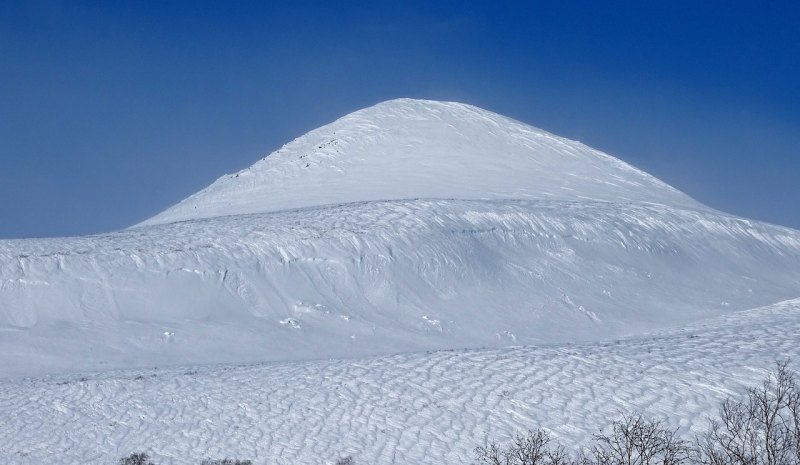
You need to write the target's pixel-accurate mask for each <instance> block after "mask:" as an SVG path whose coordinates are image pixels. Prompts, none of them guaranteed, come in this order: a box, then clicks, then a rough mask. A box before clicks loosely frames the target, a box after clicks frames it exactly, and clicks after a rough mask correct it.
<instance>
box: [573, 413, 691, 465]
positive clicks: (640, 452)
mask: <svg viewBox="0 0 800 465" xmlns="http://www.w3.org/2000/svg"><path fill="white" fill-rule="evenodd" d="M594 440H595V444H594V446H593V447H592V448H591V449H590V453H589V458H590V460H589V461H591V462H592V463H594V464H596V465H683V464H686V463H688V462H689V461H690V458H691V450H692V449H691V446H690V445H689V443H688V442H686V441H683V440H681V439H678V438H677V437H676V430H672V429H669V428H667V427H665V426H664V424H663V423H662V422H661V421H659V420H653V419H645V418H644V417H642V416H639V415H635V416H634V415H623V416H622V419H620V420H618V421H615V422H614V423H613V424H612V426H611V431H610V432H608V433H603V432H601V433H599V434H596V435H595V436H594ZM584 460H586V459H584Z"/></svg>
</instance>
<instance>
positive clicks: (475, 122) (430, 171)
mask: <svg viewBox="0 0 800 465" xmlns="http://www.w3.org/2000/svg"><path fill="white" fill-rule="evenodd" d="M416 198H447V199H450V198H452V199H535V200H570V201H572V200H603V201H612V202H619V203H625V202H652V203H658V204H664V205H671V206H679V207H690V208H695V209H697V208H705V207H703V206H702V205H701V204H699V203H698V202H696V201H694V200H692V199H691V198H689V197H688V196H686V195H685V194H683V193H682V192H680V191H678V190H676V189H674V188H672V187H670V186H669V185H667V184H665V183H663V182H661V181H659V180H658V179H656V178H654V177H652V176H650V175H648V174H647V173H644V172H642V171H640V170H638V169H636V168H634V167H632V166H630V165H628V164H626V163H624V162H622V161H620V160H618V159H616V158H614V157H611V156H608V155H606V154H604V153H602V152H600V151H597V150H594V149H592V148H590V147H587V146H585V145H583V144H581V143H580V142H575V141H571V140H568V139H564V138H562V137H558V136H555V135H553V134H550V133H547V132H545V131H542V130H541V129H537V128H535V127H532V126H529V125H527V124H523V123H521V122H519V121H515V120H513V119H510V118H507V117H504V116H501V115H498V114H496V113H492V112H490V111H486V110H483V109H480V108H477V107H474V106H471V105H465V104H462V103H455V102H437V101H430V100H413V99H397V100H390V101H387V102H383V103H379V104H378V105H375V106H372V107H369V108H365V109H363V110H360V111H356V112H354V113H351V114H349V115H347V116H345V117H343V118H341V119H339V120H337V121H335V122H333V123H331V124H328V125H326V126H323V127H321V128H319V129H316V130H314V131H311V132H309V133H307V134H305V135H304V136H302V137H299V138H297V139H295V140H293V141H292V142H289V143H288V144H286V145H284V146H283V147H281V148H280V149H279V150H277V151H275V152H273V153H271V154H270V155H269V156H267V157H264V158H263V159H262V160H260V161H259V162H257V163H256V164H254V165H253V166H251V167H249V168H247V169H244V170H242V171H240V172H238V173H235V174H232V175H227V176H223V177H221V178H220V179H218V180H217V181H216V182H214V183H213V184H212V185H211V186H209V187H208V188H206V189H204V190H202V191H200V192H198V193H196V194H194V195H192V196H191V197H189V198H187V199H186V200H184V201H182V202H180V203H178V204H177V205H175V206H173V207H172V208H169V209H167V210H166V211H164V212H162V213H160V214H158V215H156V216H155V217H153V218H150V219H148V220H146V221H144V222H142V223H141V225H151V224H160V223H172V222H175V221H183V220H188V219H197V218H208V217H213V216H221V215H236V214H244V213H264V212H270V211H278V210H287V209H292V208H301V207H315V206H320V205H327V204H338V203H350V202H363V201H369V200H399V199H416Z"/></svg>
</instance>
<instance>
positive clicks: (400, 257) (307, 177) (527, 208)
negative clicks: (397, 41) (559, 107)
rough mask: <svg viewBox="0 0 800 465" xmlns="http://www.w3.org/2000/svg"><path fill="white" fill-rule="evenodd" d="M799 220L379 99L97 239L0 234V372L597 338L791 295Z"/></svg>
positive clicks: (518, 126) (451, 106) (493, 125)
mask: <svg viewBox="0 0 800 465" xmlns="http://www.w3.org/2000/svg"><path fill="white" fill-rule="evenodd" d="M798 283H800V232H798V231H795V230H792V229H788V228H782V227H778V226H773V225H768V224H764V223H759V222H755V221H749V220H745V219H738V218H734V217H731V216H728V215H725V214H722V213H719V212H716V211H714V210H711V209H709V208H706V207H704V206H702V205H700V204H698V203H697V202H695V201H694V200H692V199H690V198H689V197H688V196H686V195H684V194H682V193H681V192H679V191H677V190H675V189H673V188H671V187H669V186H667V185H666V184H664V183H662V182H660V181H658V180H657V179H655V178H653V177H652V176H649V175H647V174H646V173H643V172H641V171H639V170H636V169H635V168H633V167H631V166H629V165H627V164H625V163H623V162H621V161H619V160H616V159H614V158H612V157H610V156H608V155H605V154H602V153H601V152H598V151H595V150H593V149H590V148H588V147H586V146H584V145H582V144H580V143H577V142H573V141H569V140H566V139H562V138H559V137H556V136H553V135H551V134H548V133H546V132H544V131H541V130H538V129H535V128H533V127H530V126H527V125H525V124H522V123H519V122H516V121H514V120H511V119H508V118H505V117H502V116H499V115H496V114H494V113H490V112H487V111H484V110H480V109H477V108H475V107H471V106H468V105H463V104H456V103H443V102H430V101H417V100H394V101H389V102H384V103H382V104H379V105H376V106H374V107H371V108H367V109H365V110H361V111H358V112H355V113H353V114H351V115H348V116H346V117H344V118H342V119H340V120H338V121H336V122H334V123H332V124H330V125H328V126H324V127H322V128H320V129H318V130H315V131H312V132H310V133H308V134H306V135H305V136H303V137H300V138H298V139H296V140H295V141H293V142H291V143H289V144H287V145H286V146H284V147H283V148H282V149H280V150H278V151H277V152H275V153H273V154H272V155H270V156H268V157H266V158H265V159H264V160H261V161H259V162H258V163H256V164H255V165H253V166H252V167H251V168H249V169H247V170H244V171H241V172H240V173H238V174H236V175H233V176H227V177H224V178H222V179H220V180H219V181H218V182H216V183H214V184H213V185H212V186H210V187H209V188H208V189H205V190H203V191H201V192H199V193H198V194H195V195H194V196H192V197H190V198H188V199H187V200H185V201H184V202H181V203H180V204H178V205H177V206H175V207H173V208H171V209H169V210H167V211H166V212H164V213H162V214H161V215H157V216H156V217H154V218H152V219H151V220H148V221H146V222H144V223H143V224H142V225H139V227H135V228H131V229H128V230H125V231H120V232H116V233H112V234H104V235H97V236H87V237H76V238H64V239H30V240H11V241H0V367H2V368H0V378H3V377H5V378H12V377H16V376H26V375H38V374H41V373H52V372H65V371H77V370H96V369H106V368H125V367H142V366H153V365H160V366H164V365H175V364H187V363H216V362H255V361H268V360H273V361H278V360H300V359H319V358H329V357H364V356H373V355H378V354H388V353H399V352H413V351H424V350H437V349H452V348H478V347H503V346H508V345H526V344H538V343H562V342H576V341H591V340H595V341H597V340H603V339H607V338H611V337H619V336H622V335H630V334H636V333H640V332H642V331H649V330H653V329H658V328H664V327H673V326H676V325H681V324H684V323H687V322H692V321H697V320H700V319H703V318H707V317H713V316H716V315H720V314H724V313H730V312H734V311H737V310H743V309H747V308H753V307H757V306H762V305H767V304H771V303H774V302H777V301H781V300H784V299H790V298H796V297H798V295H800V285H799V284H798Z"/></svg>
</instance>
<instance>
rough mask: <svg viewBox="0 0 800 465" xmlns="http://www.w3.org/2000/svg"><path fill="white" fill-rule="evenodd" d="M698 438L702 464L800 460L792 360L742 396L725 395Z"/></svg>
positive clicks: (774, 464) (798, 464)
mask: <svg viewBox="0 0 800 465" xmlns="http://www.w3.org/2000/svg"><path fill="white" fill-rule="evenodd" d="M697 443H698V445H697V448H698V461H699V462H700V463H701V464H702V465H800V389H799V388H798V385H797V383H796V381H795V373H794V372H792V371H791V370H789V369H788V362H781V363H778V365H777V370H776V371H775V373H774V374H773V375H770V376H769V377H768V378H767V380H766V381H764V383H763V384H762V385H761V386H758V387H753V388H750V389H748V391H747V397H746V398H745V399H744V400H742V401H736V400H733V399H728V400H726V401H725V402H724V403H723V404H722V406H721V407H720V410H719V419H713V420H712V421H711V426H710V428H709V431H708V432H706V433H705V434H703V435H701V436H700V437H699V438H698V441H697Z"/></svg>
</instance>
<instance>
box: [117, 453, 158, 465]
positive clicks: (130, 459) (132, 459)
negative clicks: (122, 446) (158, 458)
mask: <svg viewBox="0 0 800 465" xmlns="http://www.w3.org/2000/svg"><path fill="white" fill-rule="evenodd" d="M119 465H153V462H151V461H150V456H149V455H147V454H145V453H144V452H139V453H133V454H131V455H129V456H127V457H123V458H121V459H119Z"/></svg>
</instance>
